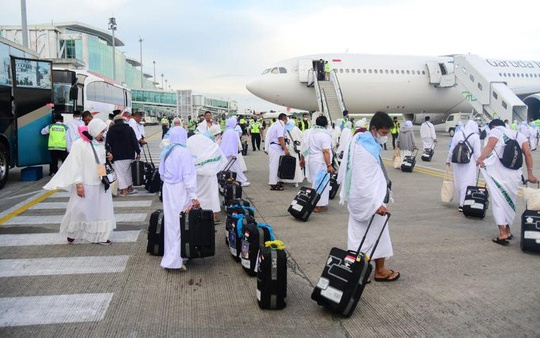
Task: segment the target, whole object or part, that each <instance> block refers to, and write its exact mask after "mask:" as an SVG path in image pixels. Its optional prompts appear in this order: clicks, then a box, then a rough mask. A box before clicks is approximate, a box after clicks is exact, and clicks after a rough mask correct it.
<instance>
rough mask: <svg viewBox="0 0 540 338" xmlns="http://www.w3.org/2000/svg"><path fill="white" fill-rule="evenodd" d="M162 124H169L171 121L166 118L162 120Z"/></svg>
mask: <svg viewBox="0 0 540 338" xmlns="http://www.w3.org/2000/svg"><path fill="white" fill-rule="evenodd" d="M161 124H167V125H168V124H169V119H167V118H166V117H164V118H162V119H161Z"/></svg>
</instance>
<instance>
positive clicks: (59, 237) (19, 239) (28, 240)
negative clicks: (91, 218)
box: [0, 230, 141, 247]
mask: <svg viewBox="0 0 540 338" xmlns="http://www.w3.org/2000/svg"><path fill="white" fill-rule="evenodd" d="M140 233H141V230H131V231H113V232H112V234H111V238H110V240H111V241H112V242H113V243H129V242H136V241H137V238H138V237H139V234H140ZM60 244H67V241H66V236H65V235H63V234H59V233H44V234H20V235H0V247H11V246H26V245H60ZM73 244H89V242H86V241H75V242H74V243H73Z"/></svg>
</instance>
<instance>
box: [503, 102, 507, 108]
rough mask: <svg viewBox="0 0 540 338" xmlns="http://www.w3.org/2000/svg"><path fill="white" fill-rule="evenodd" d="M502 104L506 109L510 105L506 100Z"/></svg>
mask: <svg viewBox="0 0 540 338" xmlns="http://www.w3.org/2000/svg"><path fill="white" fill-rule="evenodd" d="M502 106H503V108H504V109H506V108H507V107H508V105H507V104H506V102H504V101H503V102H502Z"/></svg>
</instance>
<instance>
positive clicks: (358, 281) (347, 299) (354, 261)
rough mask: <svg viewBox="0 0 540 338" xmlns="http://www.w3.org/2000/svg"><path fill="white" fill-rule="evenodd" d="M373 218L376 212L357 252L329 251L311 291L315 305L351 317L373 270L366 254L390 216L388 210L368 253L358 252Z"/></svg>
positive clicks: (373, 250)
mask: <svg viewBox="0 0 540 338" xmlns="http://www.w3.org/2000/svg"><path fill="white" fill-rule="evenodd" d="M375 217H376V216H375V215H373V216H372V217H371V221H370V223H369V226H368V228H367V229H366V233H365V234H364V237H362V241H361V242H360V245H359V247H358V250H357V251H356V252H355V251H352V250H351V251H346V250H342V249H339V248H332V249H331V250H330V255H329V256H328V259H327V260H326V265H325V266H324V270H323V272H322V275H321V278H319V281H318V282H317V285H316V286H315V289H314V290H313V293H312V294H311V299H313V300H314V301H316V302H317V304H318V305H322V306H324V307H325V308H327V309H329V310H331V311H332V312H335V313H338V314H341V315H343V316H345V317H350V316H351V315H352V314H353V312H354V310H355V309H356V305H357V304H358V301H359V300H360V297H361V296H362V293H363V292H364V288H365V287H366V283H367V281H368V278H369V276H370V274H371V271H372V269H373V266H372V265H371V262H370V260H369V257H372V256H373V253H374V252H375V249H376V248H377V245H378V244H379V240H380V239H381V236H382V233H383V231H384V229H385V228H386V226H387V224H388V220H389V219H390V214H389V213H388V214H387V216H386V220H385V222H384V225H383V227H382V229H381V233H380V234H379V237H378V238H377V241H376V242H375V245H374V246H373V249H372V251H371V254H370V255H369V256H366V254H365V253H362V252H360V248H361V247H362V244H364V241H365V239H366V235H367V233H368V231H369V228H370V227H371V224H372V223H373V219H374V218H375Z"/></svg>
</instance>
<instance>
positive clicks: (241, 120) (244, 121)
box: [238, 119, 246, 124]
mask: <svg viewBox="0 0 540 338" xmlns="http://www.w3.org/2000/svg"><path fill="white" fill-rule="evenodd" d="M238 123H240V124H246V120H245V119H240V122H238Z"/></svg>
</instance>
